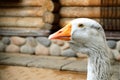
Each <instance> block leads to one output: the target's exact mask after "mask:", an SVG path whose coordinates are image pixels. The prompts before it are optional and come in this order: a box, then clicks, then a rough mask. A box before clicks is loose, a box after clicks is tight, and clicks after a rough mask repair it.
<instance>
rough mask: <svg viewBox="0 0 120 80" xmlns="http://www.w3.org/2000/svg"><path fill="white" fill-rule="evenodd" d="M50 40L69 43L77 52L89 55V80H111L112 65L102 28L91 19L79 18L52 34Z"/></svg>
mask: <svg viewBox="0 0 120 80" xmlns="http://www.w3.org/2000/svg"><path fill="white" fill-rule="evenodd" d="M49 39H60V40H66V41H69V43H70V47H71V48H72V49H73V50H74V51H75V52H80V53H83V54H87V55H88V66H87V80H111V64H110V58H109V50H108V47H107V43H106V37H105V33H104V30H103V28H102V26H101V25H100V24H99V23H98V22H97V21H95V20H93V19H89V18H77V19H74V20H72V21H71V22H69V23H68V24H67V25H66V26H65V27H63V28H62V29H60V30H58V31H57V32H55V33H53V34H51V35H50V36H49Z"/></svg>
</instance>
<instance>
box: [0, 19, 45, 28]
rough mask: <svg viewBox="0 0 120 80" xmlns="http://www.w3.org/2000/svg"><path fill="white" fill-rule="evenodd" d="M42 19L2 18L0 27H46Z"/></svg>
mask: <svg viewBox="0 0 120 80" xmlns="http://www.w3.org/2000/svg"><path fill="white" fill-rule="evenodd" d="M44 25H45V23H44V22H43V20H42V18H40V17H0V27H3V26H4V27H39V28H42V27H44Z"/></svg>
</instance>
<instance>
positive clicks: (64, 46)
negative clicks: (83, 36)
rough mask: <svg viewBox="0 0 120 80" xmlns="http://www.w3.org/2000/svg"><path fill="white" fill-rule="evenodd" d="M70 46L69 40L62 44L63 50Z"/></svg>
mask: <svg viewBox="0 0 120 80" xmlns="http://www.w3.org/2000/svg"><path fill="white" fill-rule="evenodd" d="M69 48H70V44H69V43H68V42H65V43H64V45H63V46H61V49H62V50H65V49H69Z"/></svg>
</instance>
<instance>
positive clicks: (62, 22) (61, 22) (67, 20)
mask: <svg viewBox="0 0 120 80" xmlns="http://www.w3.org/2000/svg"><path fill="white" fill-rule="evenodd" d="M73 19H75V18H61V19H60V22H59V25H60V27H64V26H65V25H66V24H68V23H69V22H70V21H71V20H73ZM93 19H94V20H96V21H98V22H100V19H95V18H93Z"/></svg>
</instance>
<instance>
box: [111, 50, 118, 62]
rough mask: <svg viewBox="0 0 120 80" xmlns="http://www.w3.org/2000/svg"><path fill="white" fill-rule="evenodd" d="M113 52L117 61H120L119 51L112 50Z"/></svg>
mask: <svg viewBox="0 0 120 80" xmlns="http://www.w3.org/2000/svg"><path fill="white" fill-rule="evenodd" d="M111 52H112V55H113V56H114V58H115V59H116V60H120V53H119V51H118V50H117V49H112V50H111Z"/></svg>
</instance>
